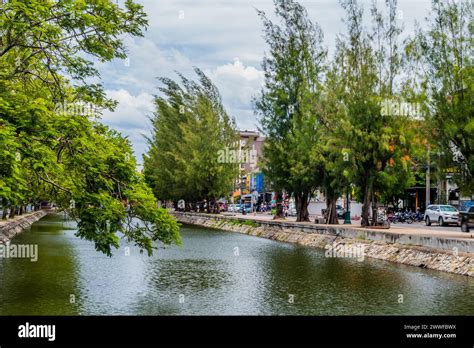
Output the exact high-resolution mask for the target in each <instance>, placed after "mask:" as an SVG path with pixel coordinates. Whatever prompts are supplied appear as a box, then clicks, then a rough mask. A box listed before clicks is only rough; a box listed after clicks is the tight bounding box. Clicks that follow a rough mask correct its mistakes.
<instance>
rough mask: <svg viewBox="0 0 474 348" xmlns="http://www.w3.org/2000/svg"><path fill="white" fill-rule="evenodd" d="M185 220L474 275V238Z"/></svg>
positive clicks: (185, 216)
mask: <svg viewBox="0 0 474 348" xmlns="http://www.w3.org/2000/svg"><path fill="white" fill-rule="evenodd" d="M173 215H174V216H175V217H176V218H177V220H178V221H179V222H181V223H185V224H193V225H199V226H204V227H209V228H217V229H221V230H226V231H232V232H239V233H245V234H248V235H252V236H258V237H263V238H268V239H272V240H277V241H282V242H289V243H296V244H300V245H305V246H309V247H316V248H326V249H327V248H328V246H331V247H332V248H333V250H338V249H340V250H347V247H354V246H355V245H362V246H363V250H364V256H365V257H371V258H374V259H380V260H385V261H390V262H396V263H402V264H405V265H411V266H416V267H422V268H429V269H434V270H438V271H444V272H449V273H456V274H460V275H466V276H471V277H472V276H474V253H472V250H474V248H473V246H474V241H469V240H460V239H447V238H441V237H431V236H430V237H427V236H416V235H408V234H399V233H392V232H386V231H383V230H367V229H361V228H356V227H352V228H350V227H349V228H348V227H342V226H340V227H338V226H337V225H336V226H327V225H317V224H298V223H288V222H281V221H261V220H252V219H247V218H246V219H239V218H237V217H230V216H221V215H211V214H196V213H181V212H173Z"/></svg>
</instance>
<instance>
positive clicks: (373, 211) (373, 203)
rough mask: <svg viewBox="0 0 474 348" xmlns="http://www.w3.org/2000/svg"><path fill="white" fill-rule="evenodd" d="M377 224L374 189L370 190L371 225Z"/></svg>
mask: <svg viewBox="0 0 474 348" xmlns="http://www.w3.org/2000/svg"><path fill="white" fill-rule="evenodd" d="M376 225H377V201H376V199H375V193H374V190H372V226H376Z"/></svg>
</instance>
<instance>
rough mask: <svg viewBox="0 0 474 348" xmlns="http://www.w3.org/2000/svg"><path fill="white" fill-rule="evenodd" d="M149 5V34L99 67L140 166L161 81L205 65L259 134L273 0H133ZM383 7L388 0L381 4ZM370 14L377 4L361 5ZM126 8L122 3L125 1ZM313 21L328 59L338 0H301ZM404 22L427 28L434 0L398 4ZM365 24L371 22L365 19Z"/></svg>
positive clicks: (238, 115) (227, 101)
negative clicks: (256, 107)
mask: <svg viewBox="0 0 474 348" xmlns="http://www.w3.org/2000/svg"><path fill="white" fill-rule="evenodd" d="M135 1H136V2H138V3H140V4H142V5H143V6H144V10H145V12H146V13H147V14H148V21H149V26H148V28H147V30H146V31H145V32H144V36H143V37H138V38H137V37H125V38H124V42H125V45H126V47H127V51H128V59H126V60H113V61H111V62H106V63H98V64H97V68H98V70H99V72H100V74H101V79H102V84H103V86H104V88H105V90H106V93H107V95H108V96H109V97H111V98H113V99H115V100H116V101H118V103H119V104H118V107H117V108H116V109H115V111H114V112H108V111H106V112H105V113H104V115H103V116H102V121H103V122H104V123H105V124H107V125H109V126H111V127H112V128H114V129H117V130H118V131H120V132H122V134H124V135H126V136H128V137H129V139H130V140H131V142H132V144H133V149H134V152H135V155H136V156H137V159H138V162H139V163H142V154H143V153H146V150H147V144H146V140H145V135H150V129H151V124H150V121H149V117H150V116H151V115H152V113H153V110H154V104H153V100H154V96H155V95H157V94H158V93H159V91H158V89H157V87H158V86H159V85H160V84H159V81H158V80H157V77H169V78H172V79H177V75H176V72H177V71H178V72H180V73H182V74H184V75H185V76H186V77H187V78H192V79H194V78H196V76H195V74H194V72H193V67H194V66H196V67H199V68H200V69H201V70H203V71H204V72H205V73H206V75H207V76H208V77H210V78H211V80H212V81H213V82H214V84H215V85H216V86H217V87H218V89H219V91H220V93H221V95H222V100H223V103H224V107H225V108H226V110H227V112H228V113H229V115H231V116H232V117H234V118H235V120H236V122H237V126H238V128H239V129H242V130H257V127H258V119H257V118H256V116H255V115H254V113H253V109H252V97H253V96H255V95H257V94H258V93H259V91H260V89H261V86H262V84H263V81H264V74H263V71H262V68H261V63H262V59H263V56H264V54H265V51H266V50H267V47H266V44H265V42H264V39H263V32H262V30H263V27H262V23H261V20H260V18H259V17H258V15H257V12H256V9H259V10H263V11H264V12H265V13H266V14H267V15H268V16H269V17H270V18H274V16H273V1H272V0H135ZM375 1H376V2H377V3H378V4H379V5H380V6H382V5H383V3H384V0H375ZM360 2H361V4H363V5H364V7H365V12H366V14H367V15H368V12H369V5H370V4H371V2H372V0H370V1H369V0H366V1H363V0H362V1H360ZM119 3H120V2H119ZM300 3H301V4H302V5H303V6H305V7H306V9H307V11H308V14H309V18H310V19H311V20H312V21H313V22H315V23H318V24H319V26H320V27H321V29H322V30H323V32H324V43H325V45H326V47H327V48H328V50H329V57H331V55H332V54H333V53H334V46H335V40H336V36H337V35H338V34H340V33H343V32H344V30H345V27H344V23H343V22H342V18H343V17H344V13H343V10H342V8H341V6H340V5H339V1H337V0H301V1H300ZM398 5H399V6H398V8H399V12H398V16H397V17H398V19H399V20H401V21H402V22H403V23H404V28H405V29H404V32H403V33H402V35H401V38H402V39H403V38H405V37H408V36H409V35H412V34H413V31H414V24H415V21H417V22H418V23H419V24H420V25H421V26H422V27H423V26H424V19H425V17H427V16H428V15H429V9H430V0H399V1H398ZM365 24H366V26H367V27H370V26H371V23H370V20H369V19H368V18H367V20H366V21H365Z"/></svg>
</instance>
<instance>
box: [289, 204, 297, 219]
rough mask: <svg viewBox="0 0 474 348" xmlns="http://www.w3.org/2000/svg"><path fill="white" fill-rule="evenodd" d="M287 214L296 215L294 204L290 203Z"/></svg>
mask: <svg viewBox="0 0 474 348" xmlns="http://www.w3.org/2000/svg"><path fill="white" fill-rule="evenodd" d="M288 215H289V216H296V207H295V205H294V204H290V207H289V208H288Z"/></svg>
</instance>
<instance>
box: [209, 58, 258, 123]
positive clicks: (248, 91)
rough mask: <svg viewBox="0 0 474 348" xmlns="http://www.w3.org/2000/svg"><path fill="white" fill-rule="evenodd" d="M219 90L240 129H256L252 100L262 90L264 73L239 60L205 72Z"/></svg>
mask: <svg viewBox="0 0 474 348" xmlns="http://www.w3.org/2000/svg"><path fill="white" fill-rule="evenodd" d="M205 73H206V74H207V75H208V76H209V78H210V79H211V80H212V81H213V82H214V84H215V85H216V86H217V88H218V89H219V91H220V93H221V95H222V101H223V103H224V106H225V107H226V109H227V111H228V112H229V114H230V115H231V116H233V117H235V119H236V121H237V125H238V126H239V127H240V128H247V129H255V128H256V127H255V123H256V119H255V117H254V116H253V112H252V98H253V97H255V96H256V94H257V93H258V91H259V90H260V89H261V87H262V85H263V81H264V73H263V71H262V70H259V69H257V68H255V67H252V66H245V65H244V64H243V63H242V62H241V61H240V59H239V58H234V61H233V63H228V64H224V65H221V66H218V67H216V68H215V69H213V70H210V71H205Z"/></svg>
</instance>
